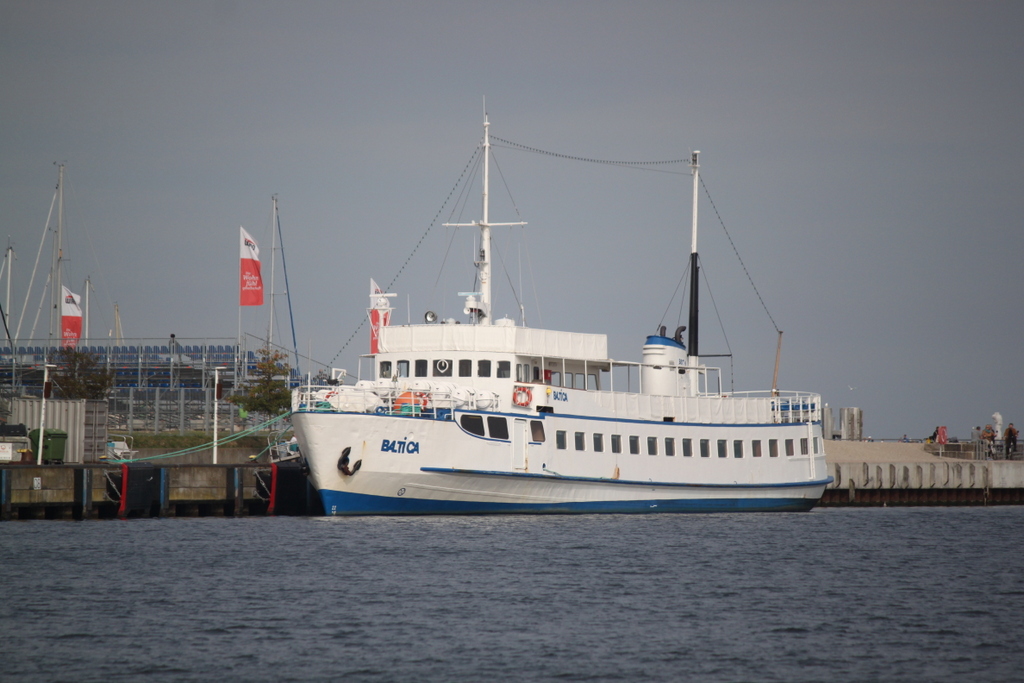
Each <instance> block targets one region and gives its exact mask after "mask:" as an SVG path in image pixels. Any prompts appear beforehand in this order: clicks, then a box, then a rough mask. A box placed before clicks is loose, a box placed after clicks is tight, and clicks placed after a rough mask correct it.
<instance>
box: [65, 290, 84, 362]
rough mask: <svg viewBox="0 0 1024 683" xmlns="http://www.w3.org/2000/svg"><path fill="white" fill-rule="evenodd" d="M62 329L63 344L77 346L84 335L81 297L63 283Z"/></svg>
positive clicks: (71, 346)
mask: <svg viewBox="0 0 1024 683" xmlns="http://www.w3.org/2000/svg"><path fill="white" fill-rule="evenodd" d="M61 290H62V292H61V294H62V295H63V296H62V298H61V304H60V329H61V337H62V341H61V346H66V347H70V348H72V349H73V348H75V347H76V346H78V340H79V339H81V337H82V306H81V304H80V302H81V297H79V296H78V295H77V294H75V293H74V292H72V291H71V290H70V289H68V288H67V287H65V286H63V285H61Z"/></svg>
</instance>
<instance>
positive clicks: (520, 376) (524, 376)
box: [516, 363, 530, 382]
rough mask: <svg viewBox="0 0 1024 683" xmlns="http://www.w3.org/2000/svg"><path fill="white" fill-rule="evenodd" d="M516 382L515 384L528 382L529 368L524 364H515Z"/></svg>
mask: <svg viewBox="0 0 1024 683" xmlns="http://www.w3.org/2000/svg"><path fill="white" fill-rule="evenodd" d="M516 381H517V382H529V381H530V366H529V365H527V364H526V363H516Z"/></svg>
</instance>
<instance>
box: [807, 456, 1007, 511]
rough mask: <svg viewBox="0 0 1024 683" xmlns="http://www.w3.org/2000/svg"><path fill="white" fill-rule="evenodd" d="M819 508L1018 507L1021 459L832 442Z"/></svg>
mask: <svg viewBox="0 0 1024 683" xmlns="http://www.w3.org/2000/svg"><path fill="white" fill-rule="evenodd" d="M825 452H826V460H827V462H828V473H829V474H830V475H831V476H832V477H833V479H834V480H835V481H834V482H833V483H832V484H831V485H830V486H829V488H828V489H826V490H825V495H824V496H823V497H822V500H821V505H822V506H839V505H858V506H874V505H1020V504H1024V462H1022V461H1019V460H967V459H961V458H956V457H944V456H939V455H936V454H934V453H932V452H931V451H930V450H929V448H928V447H926V446H925V445H924V444H912V443H880V442H868V441H860V442H858V441H830V442H828V443H826V445H825Z"/></svg>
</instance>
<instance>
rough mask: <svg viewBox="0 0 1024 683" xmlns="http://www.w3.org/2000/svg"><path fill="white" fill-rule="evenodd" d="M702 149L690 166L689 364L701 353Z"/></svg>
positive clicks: (696, 359) (693, 362) (694, 154)
mask: <svg viewBox="0 0 1024 683" xmlns="http://www.w3.org/2000/svg"><path fill="white" fill-rule="evenodd" d="M699 154H700V151H699V150H698V151H695V152H694V153H693V155H692V156H691V157H690V168H691V169H693V236H692V239H691V241H690V325H689V329H690V337H689V347H690V348H689V358H690V360H689V365H691V366H693V365H696V364H697V363H698V361H699V358H698V357H699V356H700V353H699V351H698V349H697V340H698V335H697V322H698V319H699V318H698V315H697V314H698V310H699V297H698V296H697V295H698V290H697V288H698V286H699V283H700V278H699V277H698V275H699V272H700V264H699V263H698V259H697V186H698V179H699V173H700V164H698V163H697V157H698V155H699Z"/></svg>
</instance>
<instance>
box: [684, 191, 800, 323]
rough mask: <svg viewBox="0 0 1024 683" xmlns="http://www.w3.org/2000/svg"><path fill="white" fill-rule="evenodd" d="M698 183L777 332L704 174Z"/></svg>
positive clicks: (773, 320) (773, 319)
mask: <svg viewBox="0 0 1024 683" xmlns="http://www.w3.org/2000/svg"><path fill="white" fill-rule="evenodd" d="M700 184H701V186H702V187H703V188H704V194H705V195H707V198H708V201H709V202H711V208H712V209H714V210H715V216H717V217H718V223H719V225H721V226H722V231H723V232H724V233H725V236H726V237H728V238H729V244H730V245H731V246H732V251H733V253H734V254H736V258H737V259H738V260H739V262H740V265H741V266H742V267H743V273H744V274H745V275H746V276H747V281H748V282H750V286H751V287H753V288H754V294H757V300H758V301H760V302H761V307H762V308H764V312H765V313H766V314H767V315H768V319H769V320H771V321H772V327H774V328H775V331H776V332H779V331H780V330H779V326H778V325H776V324H775V318H773V317H772V314H771V312H769V311H768V306H767V305H766V304H765V303H764V299H763V298H762V297H761V292H759V291H758V289H757V285H755V284H754V279H753V278H752V277H750V271H748V270H747V264H746V263H744V262H743V258H742V257H740V252H739V250H738V249H737V248H736V244H735V242H733V241H732V235H730V234H729V231H728V230H727V229H726V227H725V221H723V220H722V216H721V214H719V213H718V207H717V206H715V200H713V199H712V198H711V192H709V191H708V186H707V185H705V184H704V176H700Z"/></svg>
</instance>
